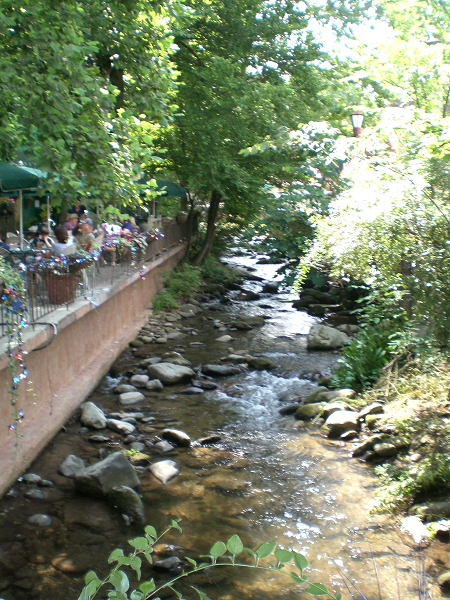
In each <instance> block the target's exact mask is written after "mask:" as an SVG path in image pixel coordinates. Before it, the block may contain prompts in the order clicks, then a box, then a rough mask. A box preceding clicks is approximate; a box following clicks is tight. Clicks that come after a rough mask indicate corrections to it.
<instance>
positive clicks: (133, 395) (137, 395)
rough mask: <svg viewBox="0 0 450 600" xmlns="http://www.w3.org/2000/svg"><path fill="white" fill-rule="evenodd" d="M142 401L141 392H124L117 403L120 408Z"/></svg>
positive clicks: (143, 397)
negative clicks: (120, 405)
mask: <svg viewBox="0 0 450 600" xmlns="http://www.w3.org/2000/svg"><path fill="white" fill-rule="evenodd" d="M142 400H145V396H144V394H141V392H125V393H124V394H120V396H119V402H120V404H122V406H129V405H130V404H137V403H138V402H142Z"/></svg>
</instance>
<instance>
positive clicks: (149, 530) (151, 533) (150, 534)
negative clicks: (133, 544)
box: [144, 525, 158, 540]
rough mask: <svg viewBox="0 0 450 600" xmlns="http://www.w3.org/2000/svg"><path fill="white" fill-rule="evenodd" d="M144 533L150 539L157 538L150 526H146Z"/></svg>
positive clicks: (154, 530)
mask: <svg viewBox="0 0 450 600" xmlns="http://www.w3.org/2000/svg"><path fill="white" fill-rule="evenodd" d="M144 531H145V533H146V534H147V535H149V536H150V537H152V538H153V539H155V540H156V538H157V537H158V535H157V533H156V529H155V528H154V527H153V526H152V525H146V527H145V529H144Z"/></svg>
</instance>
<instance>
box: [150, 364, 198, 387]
mask: <svg viewBox="0 0 450 600" xmlns="http://www.w3.org/2000/svg"><path fill="white" fill-rule="evenodd" d="M147 370H148V374H149V375H150V377H151V378H152V379H159V380H160V381H161V383H163V384H164V385H175V384H176V383H182V382H184V381H189V380H190V379H192V377H194V375H195V373H194V371H193V370H192V369H191V368H190V367H186V366H183V365H175V364H173V363H169V362H161V363H158V364H156V365H149V366H148V368H147Z"/></svg>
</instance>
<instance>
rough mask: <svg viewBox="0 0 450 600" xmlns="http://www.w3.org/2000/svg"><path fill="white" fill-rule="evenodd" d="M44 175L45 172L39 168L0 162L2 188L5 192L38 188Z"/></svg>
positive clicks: (0, 188) (0, 185)
mask: <svg viewBox="0 0 450 600" xmlns="http://www.w3.org/2000/svg"><path fill="white" fill-rule="evenodd" d="M42 177H45V173H44V172H43V171H40V170H39V169H32V168H30V167H17V166H16V165H11V164H9V163H5V162H0V190H1V191H2V192H4V193H7V192H15V191H17V190H33V189H36V188H37V187H39V180H40V179H41V178H42Z"/></svg>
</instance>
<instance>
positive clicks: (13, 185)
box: [0, 162, 46, 248]
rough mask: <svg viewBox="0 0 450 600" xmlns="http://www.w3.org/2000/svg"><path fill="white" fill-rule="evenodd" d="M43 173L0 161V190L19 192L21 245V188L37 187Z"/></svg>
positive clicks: (21, 234)
mask: <svg viewBox="0 0 450 600" xmlns="http://www.w3.org/2000/svg"><path fill="white" fill-rule="evenodd" d="M45 175H46V174H45V173H44V172H43V171H40V170H39V169H33V168H31V167H18V166H16V165H11V164H10V163H5V162H0V191H1V192H3V193H6V194H7V193H10V192H16V191H18V192H19V244H20V247H21V248H22V247H23V206H22V190H34V189H36V188H37V187H39V181H40V179H41V178H45Z"/></svg>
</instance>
